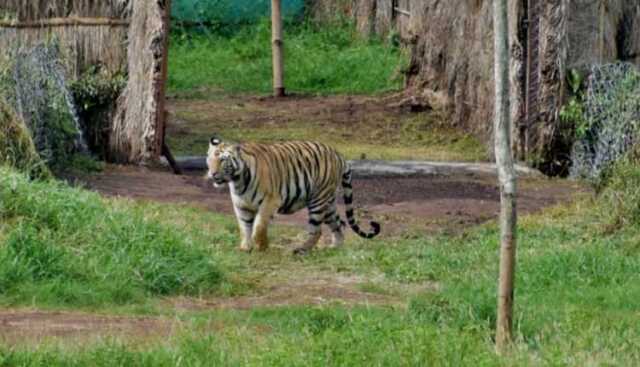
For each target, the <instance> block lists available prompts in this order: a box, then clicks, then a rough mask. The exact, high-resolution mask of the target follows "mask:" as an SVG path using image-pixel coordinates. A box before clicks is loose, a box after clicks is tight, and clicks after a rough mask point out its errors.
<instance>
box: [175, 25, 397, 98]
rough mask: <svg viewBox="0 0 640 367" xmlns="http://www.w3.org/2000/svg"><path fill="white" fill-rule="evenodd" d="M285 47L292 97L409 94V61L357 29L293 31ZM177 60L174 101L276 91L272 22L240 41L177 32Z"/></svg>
mask: <svg viewBox="0 0 640 367" xmlns="http://www.w3.org/2000/svg"><path fill="white" fill-rule="evenodd" d="M284 45H285V55H286V58H285V85H286V86H287V89H288V90H289V91H290V92H295V93H311V94H372V93H383V92H387V91H390V90H397V89H399V88H401V87H402V80H403V78H402V74H401V68H402V67H403V66H404V65H405V64H406V63H407V59H408V58H407V56H406V55H405V54H404V53H403V52H402V51H401V50H400V49H398V48H395V47H387V46H386V45H384V44H383V43H382V42H381V41H380V40H375V39H371V40H367V39H363V38H362V37H360V36H359V35H358V34H357V33H356V31H355V29H354V27H352V26H351V25H349V24H341V23H336V25H335V27H318V26H314V25H312V24H303V25H299V24H287V25H286V26H285V42H284ZM169 55H170V59H169V93H170V94H174V95H179V96H186V97H199V98H211V97H212V96H215V95H216V94H220V93H225V94H228V93H247V92H249V93H269V92H270V91H271V30H270V24H269V23H268V22H267V21H263V22H261V23H259V24H257V25H255V26H245V27H242V28H241V30H239V31H236V32H233V33H232V34H221V33H219V32H214V33H210V34H194V33H176V34H175V36H174V37H173V38H172V40H171V52H170V54H169ZM363 65H366V67H363Z"/></svg>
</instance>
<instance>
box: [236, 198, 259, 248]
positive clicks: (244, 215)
mask: <svg viewBox="0 0 640 367" xmlns="http://www.w3.org/2000/svg"><path fill="white" fill-rule="evenodd" d="M233 210H234V211H235V213H236V219H237V220H238V227H240V251H246V252H249V251H251V248H252V243H251V235H252V233H253V225H254V222H255V217H256V213H255V212H253V211H251V210H248V209H243V208H239V207H237V206H235V205H234V207H233Z"/></svg>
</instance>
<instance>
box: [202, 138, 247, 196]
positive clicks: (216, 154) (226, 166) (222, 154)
mask: <svg viewBox="0 0 640 367" xmlns="http://www.w3.org/2000/svg"><path fill="white" fill-rule="evenodd" d="M207 167H208V172H207V179H208V180H211V181H213V186H215V187H222V186H224V184H226V183H228V182H230V181H232V180H233V178H234V177H236V176H237V175H238V173H239V172H240V171H241V169H242V166H241V161H240V159H239V157H238V146H237V145H233V144H225V143H223V142H222V141H221V140H220V139H219V138H217V137H213V138H211V141H210V142H209V152H208V153H207Z"/></svg>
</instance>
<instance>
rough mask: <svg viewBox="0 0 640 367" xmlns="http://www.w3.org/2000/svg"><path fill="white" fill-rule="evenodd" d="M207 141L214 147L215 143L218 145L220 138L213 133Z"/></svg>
mask: <svg viewBox="0 0 640 367" xmlns="http://www.w3.org/2000/svg"><path fill="white" fill-rule="evenodd" d="M209 142H210V143H211V145H213V146H214V147H215V146H217V145H220V143H222V140H220V138H219V137H218V136H217V135H214V136H212V137H211V140H210V141H209Z"/></svg>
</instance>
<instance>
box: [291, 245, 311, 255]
mask: <svg viewBox="0 0 640 367" xmlns="http://www.w3.org/2000/svg"><path fill="white" fill-rule="evenodd" d="M310 252H311V249H310V248H307V247H304V246H300V247H297V248H295V249H294V250H293V254H294V255H296V256H303V255H307V254H308V253H310Z"/></svg>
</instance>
